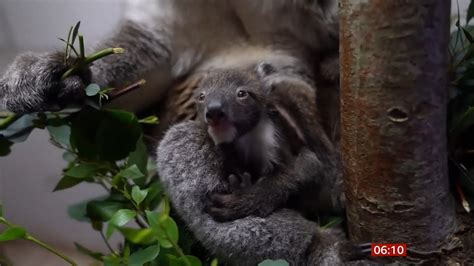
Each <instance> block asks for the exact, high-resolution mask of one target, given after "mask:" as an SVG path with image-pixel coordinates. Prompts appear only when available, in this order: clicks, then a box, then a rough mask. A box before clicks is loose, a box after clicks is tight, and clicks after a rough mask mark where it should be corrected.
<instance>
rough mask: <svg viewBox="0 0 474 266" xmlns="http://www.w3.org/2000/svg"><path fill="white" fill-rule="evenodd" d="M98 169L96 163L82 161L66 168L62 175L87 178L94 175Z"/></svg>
mask: <svg viewBox="0 0 474 266" xmlns="http://www.w3.org/2000/svg"><path fill="white" fill-rule="evenodd" d="M97 170H98V167H97V166H96V165H92V164H87V163H82V164H78V165H76V166H73V167H72V168H70V169H68V170H67V171H66V173H64V175H67V176H71V177H76V178H87V177H91V176H92V175H94V174H95V173H96V172H97Z"/></svg>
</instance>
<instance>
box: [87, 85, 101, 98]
mask: <svg viewBox="0 0 474 266" xmlns="http://www.w3.org/2000/svg"><path fill="white" fill-rule="evenodd" d="M99 92H100V86H99V85H98V84H95V83H91V84H89V85H88V86H87V87H86V95H87V96H95V95H97V94H98V93H99Z"/></svg>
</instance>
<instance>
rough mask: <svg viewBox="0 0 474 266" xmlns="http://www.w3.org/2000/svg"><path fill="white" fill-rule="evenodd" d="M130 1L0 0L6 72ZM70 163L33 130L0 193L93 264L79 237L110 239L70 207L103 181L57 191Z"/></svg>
mask: <svg viewBox="0 0 474 266" xmlns="http://www.w3.org/2000/svg"><path fill="white" fill-rule="evenodd" d="M124 2H125V1H124V0H0V76H1V75H2V74H3V72H4V71H5V70H6V68H7V67H8V65H9V64H10V63H11V61H12V60H13V58H14V57H15V56H16V55H18V54H19V53H23V52H25V51H37V52H41V51H51V50H54V49H57V50H59V49H63V44H62V43H61V42H60V41H59V40H58V39H57V38H58V37H63V38H66V37H67V36H66V35H67V30H68V29H69V26H71V25H74V24H75V23H76V22H77V21H79V20H80V21H82V23H81V32H82V33H83V34H84V36H85V41H86V46H88V47H90V46H92V45H94V43H97V42H98V41H99V40H100V39H103V38H106V37H107V36H108V35H110V34H111V32H112V31H113V30H114V28H115V26H116V24H117V23H118V21H119V20H120V18H121V17H122V15H123V12H124V8H125V4H124ZM468 3H469V2H468V0H459V8H460V10H461V14H464V13H465V12H464V10H465V9H466V8H467V5H468ZM452 14H453V15H457V3H456V1H455V0H453V1H452ZM64 166H65V163H64V161H63V160H62V153H61V152H60V151H59V150H58V149H56V148H54V147H53V146H52V145H51V144H50V143H49V141H48V136H47V134H46V133H45V132H43V131H40V130H36V131H34V132H33V133H32V134H31V136H30V137H29V139H28V140H27V141H26V142H24V143H21V144H17V145H14V146H13V150H12V153H11V154H10V155H9V156H8V157H0V201H1V202H2V203H3V204H4V213H5V216H6V217H7V218H8V219H9V220H11V221H13V222H14V223H16V224H19V225H21V226H24V227H25V228H26V229H27V230H28V231H29V232H30V233H31V234H33V235H35V236H37V237H38V238H40V239H41V240H43V241H45V242H47V243H50V244H52V245H54V246H55V247H58V248H59V249H61V250H64V251H65V253H67V254H69V255H71V256H72V257H73V258H76V259H77V260H78V262H79V263H80V265H91V263H92V262H91V261H89V260H87V259H86V258H85V257H82V256H80V254H77V253H76V251H75V248H74V245H73V242H78V243H81V244H83V245H85V246H87V247H89V248H91V249H93V250H98V251H101V250H104V251H105V250H106V247H105V245H104V244H103V242H102V240H101V238H100V235H99V234H98V233H97V232H95V231H93V230H92V229H91V228H90V226H89V224H87V223H80V222H76V221H75V220H72V219H71V218H69V216H68V215H67V208H68V206H70V205H71V204H73V203H77V202H80V201H82V200H85V199H89V198H92V197H96V196H99V195H102V193H103V192H102V190H101V188H100V187H96V186H88V185H87V184H82V185H80V186H77V187H74V188H72V189H67V190H63V191H59V192H54V193H52V190H53V188H54V187H55V185H56V183H57V182H58V180H59V177H60V173H61V169H62V168H63V167H64ZM2 255H6V256H7V257H8V258H10V259H11V260H12V262H13V264H14V265H21V266H29V265H50V266H54V265H66V264H65V263H64V262H63V261H61V260H59V259H57V258H56V257H54V256H53V255H51V254H49V253H47V252H44V251H42V250H41V249H39V248H38V247H35V246H33V245H30V244H29V243H25V242H24V241H16V242H14V243H12V244H8V245H5V244H1V243H0V256H2ZM0 265H1V263H0Z"/></svg>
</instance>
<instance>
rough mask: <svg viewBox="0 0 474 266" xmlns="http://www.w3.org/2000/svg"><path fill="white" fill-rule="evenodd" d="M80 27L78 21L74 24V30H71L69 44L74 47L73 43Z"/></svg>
mask: <svg viewBox="0 0 474 266" xmlns="http://www.w3.org/2000/svg"><path fill="white" fill-rule="evenodd" d="M80 26H81V22H80V21H78V22H77V23H76V26H74V29H73V30H72V37H71V42H70V44H71V45H72V46H74V42H76V38H77V35H78V34H79V27H80Z"/></svg>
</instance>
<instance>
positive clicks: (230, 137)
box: [207, 120, 237, 145]
mask: <svg viewBox="0 0 474 266" xmlns="http://www.w3.org/2000/svg"><path fill="white" fill-rule="evenodd" d="M208 125H209V126H208V130H207V132H208V133H209V136H211V138H212V140H213V141H214V144H216V145H218V144H222V143H230V142H232V141H234V139H235V138H236V136H237V129H236V128H235V126H234V125H233V124H232V123H230V122H229V121H223V120H220V121H212V122H211V121H209V124H208Z"/></svg>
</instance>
